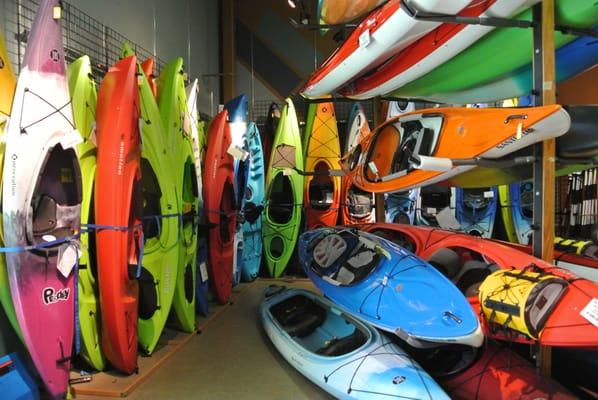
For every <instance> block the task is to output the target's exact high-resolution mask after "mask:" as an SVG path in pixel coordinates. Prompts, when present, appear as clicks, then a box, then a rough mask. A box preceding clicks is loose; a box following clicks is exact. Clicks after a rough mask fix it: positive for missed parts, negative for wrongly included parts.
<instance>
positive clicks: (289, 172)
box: [282, 168, 293, 176]
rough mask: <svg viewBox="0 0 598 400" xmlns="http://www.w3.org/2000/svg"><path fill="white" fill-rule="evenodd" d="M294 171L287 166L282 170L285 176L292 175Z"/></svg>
mask: <svg viewBox="0 0 598 400" xmlns="http://www.w3.org/2000/svg"><path fill="white" fill-rule="evenodd" d="M292 173H293V170H292V169H290V168H285V169H283V170H282V175H283V176H291V174H292Z"/></svg>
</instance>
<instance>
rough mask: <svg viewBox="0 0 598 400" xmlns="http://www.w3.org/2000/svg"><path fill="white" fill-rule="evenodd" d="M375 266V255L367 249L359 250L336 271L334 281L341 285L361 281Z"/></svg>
mask: <svg viewBox="0 0 598 400" xmlns="http://www.w3.org/2000/svg"><path fill="white" fill-rule="evenodd" d="M375 264H376V253H375V252H374V251H373V250H371V249H368V248H364V249H361V250H359V251H358V252H357V253H355V254H354V255H353V256H351V257H350V258H349V259H348V260H347V261H346V262H345V263H344V264H343V265H342V266H341V267H340V268H339V270H338V272H337V273H336V276H335V277H334V280H335V281H337V282H338V283H340V284H341V285H350V284H352V283H357V282H360V281H361V280H363V278H365V277H366V276H367V275H368V274H369V273H370V271H371V270H372V268H373V267H374V266H375Z"/></svg>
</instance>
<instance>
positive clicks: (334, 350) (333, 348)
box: [316, 329, 367, 357]
mask: <svg viewBox="0 0 598 400" xmlns="http://www.w3.org/2000/svg"><path fill="white" fill-rule="evenodd" d="M366 341H367V337H366V335H365V334H364V333H363V332H362V331H360V330H359V329H355V331H353V333H352V334H350V335H348V336H345V337H342V338H339V339H337V338H335V339H332V340H330V341H328V343H326V345H325V346H324V347H322V348H320V349H318V350H316V353H317V354H320V355H322V356H329V357H334V356H340V355H343V354H347V353H350V352H352V351H353V350H356V349H358V348H359V347H361V346H363V344H364V343H365V342H366Z"/></svg>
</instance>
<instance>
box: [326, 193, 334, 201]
mask: <svg viewBox="0 0 598 400" xmlns="http://www.w3.org/2000/svg"><path fill="white" fill-rule="evenodd" d="M333 200H334V195H333V193H332V192H326V196H325V200H324V202H326V203H332V201H333Z"/></svg>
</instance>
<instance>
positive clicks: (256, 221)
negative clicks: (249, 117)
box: [241, 122, 265, 282]
mask: <svg viewBox="0 0 598 400" xmlns="http://www.w3.org/2000/svg"><path fill="white" fill-rule="evenodd" d="M247 140H248V142H249V157H250V160H251V161H250V168H249V180H248V181H247V190H246V192H245V205H244V207H243V215H244V219H245V221H244V222H243V241H244V247H243V269H242V270H241V278H242V280H243V281H244V282H251V281H253V280H254V279H255V278H257V276H258V274H259V272H260V266H261V263H262V211H263V209H264V191H265V190H264V174H265V170H264V154H263V153H262V142H261V140H260V132H259V131H258V129H257V126H256V125H255V124H254V123H253V122H251V123H250V124H249V127H248V128H247Z"/></svg>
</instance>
